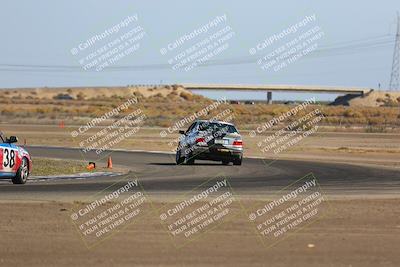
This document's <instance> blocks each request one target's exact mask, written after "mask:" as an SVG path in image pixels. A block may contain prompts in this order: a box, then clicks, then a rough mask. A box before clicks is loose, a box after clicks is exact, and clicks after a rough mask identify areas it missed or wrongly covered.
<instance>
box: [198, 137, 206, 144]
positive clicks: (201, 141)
mask: <svg viewBox="0 0 400 267" xmlns="http://www.w3.org/2000/svg"><path fill="white" fill-rule="evenodd" d="M204 142H205V139H204V138H203V137H200V138H197V139H196V143H204Z"/></svg>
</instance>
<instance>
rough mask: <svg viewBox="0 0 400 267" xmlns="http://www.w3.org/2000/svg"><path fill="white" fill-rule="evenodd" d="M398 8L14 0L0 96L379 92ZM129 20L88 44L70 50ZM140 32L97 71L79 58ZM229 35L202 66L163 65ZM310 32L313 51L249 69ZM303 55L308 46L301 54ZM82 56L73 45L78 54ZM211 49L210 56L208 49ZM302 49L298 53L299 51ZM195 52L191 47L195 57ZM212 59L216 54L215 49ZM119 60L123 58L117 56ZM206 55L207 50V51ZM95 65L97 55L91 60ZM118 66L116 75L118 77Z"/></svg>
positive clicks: (1, 46)
mask: <svg viewBox="0 0 400 267" xmlns="http://www.w3.org/2000/svg"><path fill="white" fill-rule="evenodd" d="M397 10H400V2H399V1H398V0H387V1H361V0H352V1H344V0H335V1H306V0H299V1H287V0H283V1H265V0H264V1H237V2H235V1H231V0H230V1H228V0H219V1H211V0H205V1H177V0H176V1H152V0H148V1H144V0H143V1H122V0H113V1H105V0H86V1H78V0H57V1H54V0H36V1H32V0H26V1H21V0H13V1H3V2H2V8H1V9H0V22H1V23H0V25H1V26H0V36H1V40H2V41H1V42H0V88H11V87H42V86H48V87H51V86H117V85H122V86H125V85H130V84H159V83H164V84H173V83H229V84H301V85H324V86H357V87H371V88H377V87H378V84H379V83H380V84H381V87H382V88H383V89H385V88H387V87H388V84H389V80H390V71H391V64H392V56H393V47H394V39H395V32H396V11H397ZM136 15H137V18H138V19H137V21H133V22H130V24H129V25H128V26H125V27H123V29H122V28H121V29H120V30H119V32H117V33H112V34H110V35H109V36H107V37H106V38H104V39H102V40H99V41H96V43H95V45H93V46H92V47H89V48H88V49H84V50H83V51H81V50H79V54H78V55H73V54H72V52H71V50H72V49H73V48H76V47H78V46H79V45H80V44H82V43H85V41H87V40H89V39H90V38H91V37H93V36H95V35H96V34H100V33H103V32H104V31H106V30H107V29H111V28H112V27H113V26H114V25H117V24H119V23H120V22H121V21H123V20H124V19H126V18H128V17H134V16H136ZM312 15H315V21H313V22H311V23H309V24H308V25H305V26H302V27H301V28H300V29H299V30H298V31H297V32H295V33H291V34H288V36H285V37H283V38H281V39H279V40H278V41H276V42H275V43H274V44H273V45H270V46H268V47H266V48H265V49H263V50H262V51H257V54H256V55H255V56H254V55H252V54H251V53H250V52H249V51H250V49H251V48H254V47H257V44H260V43H262V42H263V40H266V39H267V38H268V37H271V36H272V35H274V34H277V33H281V32H282V31H283V30H285V29H288V28H290V27H291V26H293V25H295V24H296V23H298V22H300V21H302V20H304V19H305V18H306V17H307V16H312ZM220 17H225V18H226V20H225V21H223V22H221V23H220V24H218V25H217V26H214V27H213V28H212V29H209V30H208V31H207V32H203V33H200V34H198V35H197V36H195V37H194V38H192V39H190V40H189V41H186V42H185V43H184V44H183V45H180V46H179V47H178V48H176V49H173V50H168V51H167V52H168V53H167V54H166V55H163V54H162V53H161V52H160V51H161V50H160V49H162V48H165V47H167V48H168V45H171V44H173V43H174V42H175V41H176V40H179V38H181V37H182V36H185V35H186V34H188V33H193V32H194V31H195V30H196V29H199V28H201V27H202V26H204V25H206V24H207V23H209V22H210V21H213V20H214V19H216V18H220ZM138 26H140V29H141V31H143V32H144V33H145V35H144V37H143V38H142V39H140V40H138V41H137V44H138V45H139V46H138V47H139V48H137V50H135V51H133V52H132V53H129V54H128V53H127V54H126V55H125V56H124V57H122V58H120V59H118V60H116V61H114V62H113V64H110V66H109V67H105V68H104V69H102V70H100V71H95V70H93V69H91V70H87V69H86V70H85V69H84V68H83V67H84V66H83V65H82V64H80V61H79V60H80V59H82V58H84V57H85V56H88V55H89V54H92V56H93V52H94V51H96V50H97V49H98V48H101V47H103V46H107V45H108V44H109V43H110V41H113V40H115V39H118V38H121V36H122V34H123V33H125V32H128V31H129V30H131V29H134V28H135V27H138ZM226 27H228V29H229V31H230V32H233V35H231V38H230V39H228V40H227V41H226V42H225V43H223V44H224V45H225V46H224V50H221V51H220V52H218V53H216V52H214V54H213V57H212V58H211V59H210V60H211V61H209V64H208V63H206V64H207V65H206V66H204V65H203V66H202V65H201V64H200V66H197V67H195V68H193V69H191V70H188V71H186V70H184V69H173V66H174V65H173V64H169V62H168V60H170V59H172V58H174V57H176V56H178V55H179V54H181V53H182V52H184V51H186V50H185V49H187V48H189V47H191V46H193V45H198V44H199V42H200V41H202V40H205V39H207V38H209V37H210V36H211V35H212V34H213V33H215V32H217V31H219V30H222V29H225V28H226ZM315 27H318V29H319V31H320V32H323V36H322V37H321V38H320V39H318V40H317V41H315V42H314V45H315V46H314V50H312V52H310V53H309V54H306V55H303V56H302V57H301V58H300V59H298V60H296V61H295V62H292V63H290V64H288V66H286V67H285V68H283V69H280V70H277V71H275V70H273V69H267V70H265V69H262V68H261V67H260V65H259V64H257V60H258V59H259V58H261V57H262V56H265V55H268V54H269V53H271V52H274V51H275V50H276V49H277V48H278V47H280V46H281V45H287V43H288V42H290V41H293V40H294V39H295V38H298V37H299V36H301V34H302V33H305V32H307V31H308V30H310V29H312V28H315ZM310 46H311V45H310ZM81 47H82V45H81ZM213 49H214V48H213ZM302 49H303V48H302ZM199 50H200V48H198V51H199ZM214 50H216V49H214ZM121 51H122V52H124V51H123V50H121ZM210 51H213V50H210ZM97 56H98V55H97ZM121 67H123V68H121Z"/></svg>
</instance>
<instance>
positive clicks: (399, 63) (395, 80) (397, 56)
mask: <svg viewBox="0 0 400 267" xmlns="http://www.w3.org/2000/svg"><path fill="white" fill-rule="evenodd" d="M389 88H390V90H400V16H399V12H397V33H396V44H395V45H394V52H393V63H392V73H391V76H390V85H389Z"/></svg>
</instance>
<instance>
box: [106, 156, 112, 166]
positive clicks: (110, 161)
mask: <svg viewBox="0 0 400 267" xmlns="http://www.w3.org/2000/svg"><path fill="white" fill-rule="evenodd" d="M107 169H112V159H111V156H110V157H108V161H107Z"/></svg>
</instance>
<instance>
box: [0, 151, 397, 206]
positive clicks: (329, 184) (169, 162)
mask: <svg viewBox="0 0 400 267" xmlns="http://www.w3.org/2000/svg"><path fill="white" fill-rule="evenodd" d="M27 150H28V151H29V152H30V154H31V156H32V158H33V162H34V159H35V157H51V158H59V159H65V160H68V159H82V158H84V159H85V160H87V161H89V160H94V161H96V160H98V156H96V155H95V153H88V154H85V155H84V157H83V155H82V153H81V152H80V151H79V150H78V149H73V148H50V147H28V148H27ZM109 153H111V156H112V160H113V163H114V165H116V164H117V165H123V166H125V167H128V168H129V169H130V170H131V171H130V173H128V174H127V175H128V176H132V177H137V178H138V179H139V181H140V183H141V184H142V186H143V188H144V190H145V191H146V192H148V193H153V194H175V193H177V192H188V191H190V190H192V189H194V188H196V187H198V186H199V185H201V184H202V186H201V187H204V188H206V187H207V186H208V183H205V182H207V181H208V180H210V179H211V178H214V177H217V176H224V177H227V178H228V181H229V182H230V184H231V186H232V188H233V190H234V191H235V192H236V193H238V194H242V195H245V196H252V195H264V194H269V193H273V192H276V191H279V190H280V189H282V188H284V187H286V186H288V185H289V184H291V183H293V182H295V181H296V180H298V179H299V178H301V177H304V176H305V175H307V174H310V173H312V174H313V175H314V176H315V177H316V178H317V180H318V182H319V184H320V186H321V188H322V189H323V190H324V192H325V193H328V194H332V195H344V196H351V195H365V196H368V195H374V194H379V195H396V194H398V193H399V191H400V170H391V169H383V168H372V167H365V166H356V165H347V164H339V163H320V162H309V161H289V160H277V161H274V162H273V163H271V161H270V160H268V161H265V160H262V159H250V158H245V159H244V160H243V164H242V166H232V165H230V166H223V165H221V163H219V162H212V161H196V164H195V165H193V166H189V165H180V166H176V165H175V163H174V158H173V155H168V154H163V153H148V152H129V151H112V152H109ZM106 155H107V153H104V154H103V155H102V156H103V157H104V156H106ZM105 162H106V159H104V158H103V159H102V160H101V161H98V163H97V164H103V165H104V164H105ZM267 163H268V164H267ZM128 178H129V177H128ZM120 179H121V177H92V178H89V179H83V180H82V179H80V180H78V179H65V180H56V179H55V180H47V181H28V182H27V184H25V185H13V184H12V183H11V182H9V181H6V180H3V181H2V180H0V197H1V199H9V198H10V199H12V198H13V196H20V197H22V198H24V197H27V198H28V197H29V196H31V194H36V195H45V194H46V193H52V194H56V195H60V196H61V195H68V194H70V195H76V194H82V195H90V194H93V193H97V192H99V191H101V190H103V189H105V188H107V187H108V186H110V185H112V184H114V183H115V182H116V181H118V180H120ZM211 183H212V182H210V185H211Z"/></svg>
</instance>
